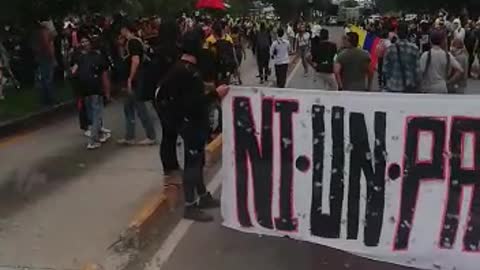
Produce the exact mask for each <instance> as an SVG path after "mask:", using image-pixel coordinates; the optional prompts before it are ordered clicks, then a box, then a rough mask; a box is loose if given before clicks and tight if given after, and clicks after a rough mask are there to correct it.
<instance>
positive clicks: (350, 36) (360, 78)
mask: <svg viewBox="0 0 480 270" xmlns="http://www.w3.org/2000/svg"><path fill="white" fill-rule="evenodd" d="M358 42H359V36H358V34H357V33H354V32H350V33H347V34H346V35H345V36H344V38H343V46H344V49H343V50H342V52H341V53H340V54H339V55H338V57H337V60H336V63H335V66H334V71H335V77H336V78H337V83H338V88H339V90H348V91H366V90H367V91H370V90H371V88H372V78H373V74H372V72H371V71H370V61H371V60H370V55H369V54H368V52H366V51H364V50H362V49H360V48H358Z"/></svg>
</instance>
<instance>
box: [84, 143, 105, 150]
mask: <svg viewBox="0 0 480 270" xmlns="http://www.w3.org/2000/svg"><path fill="white" fill-rule="evenodd" d="M100 147H102V144H101V143H89V144H88V145H87V150H95V149H98V148H100Z"/></svg>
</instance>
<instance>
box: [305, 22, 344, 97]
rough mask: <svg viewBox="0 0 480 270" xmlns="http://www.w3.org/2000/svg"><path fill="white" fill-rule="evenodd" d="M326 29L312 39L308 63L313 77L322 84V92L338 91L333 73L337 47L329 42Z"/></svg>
mask: <svg viewBox="0 0 480 270" xmlns="http://www.w3.org/2000/svg"><path fill="white" fill-rule="evenodd" d="M329 38H330V37H329V32H328V30H327V29H321V30H320V33H319V36H318V37H315V38H314V39H312V49H311V56H310V62H311V65H312V67H313V68H314V69H315V71H316V74H315V76H317V77H318V80H320V82H321V84H322V90H338V84H337V81H336V80H335V74H334V73H333V65H334V62H335V60H334V59H335V56H336V55H337V45H336V44H335V43H333V42H331V41H329Z"/></svg>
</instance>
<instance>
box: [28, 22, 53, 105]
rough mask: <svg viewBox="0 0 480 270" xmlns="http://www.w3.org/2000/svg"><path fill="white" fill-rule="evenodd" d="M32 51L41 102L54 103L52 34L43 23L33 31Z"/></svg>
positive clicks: (44, 103)
mask: <svg viewBox="0 0 480 270" xmlns="http://www.w3.org/2000/svg"><path fill="white" fill-rule="evenodd" d="M35 34H36V36H35V39H34V44H33V51H34V54H35V60H36V63H37V74H36V75H37V80H38V83H39V86H40V90H41V96H42V102H43V105H45V106H53V105H55V103H56V99H55V88H54V85H53V80H54V72H55V67H56V65H57V61H56V59H55V45H54V43H53V41H54V35H53V33H52V32H51V31H50V30H49V28H48V27H47V26H46V24H45V23H41V24H40V25H39V28H38V30H37V31H36V32H35Z"/></svg>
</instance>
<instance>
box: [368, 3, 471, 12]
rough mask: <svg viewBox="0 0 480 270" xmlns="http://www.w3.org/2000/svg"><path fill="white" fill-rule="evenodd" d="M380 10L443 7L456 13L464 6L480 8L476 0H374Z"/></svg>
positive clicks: (408, 10)
mask: <svg viewBox="0 0 480 270" xmlns="http://www.w3.org/2000/svg"><path fill="white" fill-rule="evenodd" d="M376 4H377V6H378V7H379V9H380V10H382V11H392V10H395V11H405V12H417V13H420V12H430V13H435V12H436V10H439V9H441V8H444V9H446V10H448V11H449V12H451V13H458V12H460V11H461V10H462V9H464V8H466V9H468V10H470V11H475V10H478V9H480V1H478V0H434V1H432V0H376Z"/></svg>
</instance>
